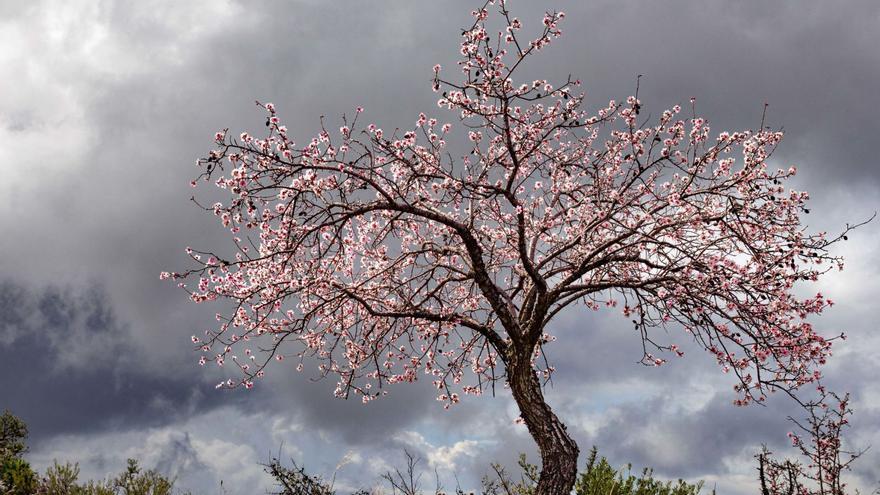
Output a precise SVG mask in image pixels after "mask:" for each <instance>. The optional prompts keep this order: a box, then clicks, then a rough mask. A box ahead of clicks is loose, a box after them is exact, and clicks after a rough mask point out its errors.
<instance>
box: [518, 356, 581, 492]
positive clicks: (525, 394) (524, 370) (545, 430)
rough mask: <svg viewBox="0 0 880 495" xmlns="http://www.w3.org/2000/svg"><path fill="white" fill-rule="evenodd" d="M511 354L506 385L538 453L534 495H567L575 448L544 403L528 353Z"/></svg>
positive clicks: (574, 466)
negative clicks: (538, 473)
mask: <svg viewBox="0 0 880 495" xmlns="http://www.w3.org/2000/svg"><path fill="white" fill-rule="evenodd" d="M511 351H512V352H510V353H509V354H508V359H507V363H506V367H507V382H508V384H509V385H510V390H511V391H512V393H513V398H514V400H516V404H517V405H518V406H519V411H520V414H521V415H522V418H523V420H524V421H525V423H526V426H527V427H528V429H529V433H530V434H531V435H532V438H533V439H534V440H535V443H537V444H538V450H539V451H540V453H541V476H540V478H539V479H538V487H537V490H536V495H568V494H569V493H571V490H572V488H573V487H574V482H575V478H576V476H577V460H578V452H579V450H578V446H577V444H576V443H575V441H574V440H572V438H571V437H570V436H569V435H568V432H567V431H566V427H565V425H564V424H562V422H561V421H559V418H557V417H556V414H554V413H553V410H552V409H550V406H549V405H547V402H546V401H545V400H544V393H543V391H542V390H541V382H540V381H539V380H538V377H537V375H536V374H535V371H534V369H533V368H532V365H531V362H530V359H529V354H528V353H526V355H525V356H523V355H522V354H519V353H517V352H516V351H513V350H511ZM517 354H519V355H517Z"/></svg>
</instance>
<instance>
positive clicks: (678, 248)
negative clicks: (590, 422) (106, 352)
mask: <svg viewBox="0 0 880 495" xmlns="http://www.w3.org/2000/svg"><path fill="white" fill-rule="evenodd" d="M490 9H492V10H493V12H496V13H497V14H496V15H495V16H494V17H493V18H491V19H490V11H489V10H490ZM473 16H474V18H475V22H474V24H473V25H472V26H471V27H470V28H469V29H466V30H465V31H464V33H463V34H462V37H463V41H462V43H461V56H462V58H461V61H460V62H459V66H458V73H459V75H458V77H456V78H447V77H446V76H445V75H444V74H445V72H441V68H440V66H435V67H434V79H433V81H434V82H433V89H434V91H436V92H438V93H440V94H441V95H442V96H441V97H440V99H439V101H438V104H439V107H440V108H441V109H444V110H448V111H450V112H452V113H453V115H454V120H456V121H457V123H456V124H455V125H452V124H450V123H442V122H441V121H438V120H437V119H435V118H433V117H429V116H428V115H425V114H420V115H419V117H418V120H417V121H416V122H415V125H414V126H413V127H411V128H406V129H396V130H394V131H392V132H386V131H383V130H382V129H380V128H378V127H377V126H376V125H374V124H367V125H364V124H362V120H363V119H364V117H363V110H362V109H361V108H358V109H357V111H356V112H355V113H354V116H353V117H351V116H349V117H348V118H346V117H343V118H342V124H343V125H342V126H341V127H340V128H339V129H338V130H336V129H328V128H327V126H326V125H325V124H324V122H323V121H322V124H321V130H320V132H319V133H318V135H317V136H316V137H314V138H312V139H311V140H307V141H305V142H303V143H296V142H295V141H294V139H293V137H292V136H290V135H289V134H288V131H287V129H286V127H285V126H284V125H282V122H281V121H280V118H279V116H278V114H277V111H276V108H275V107H274V105H272V104H265V105H262V106H263V107H264V108H265V111H266V112H267V121H266V125H267V131H266V133H265V134H264V135H263V136H262V137H257V136H253V135H251V134H248V133H243V134H241V135H240V136H239V137H238V138H235V137H232V136H231V135H229V133H227V132H226V131H223V132H219V133H217V135H216V144H217V147H216V149H214V150H213V151H211V152H210V153H209V154H208V156H207V157H206V158H204V159H202V160H200V161H199V166H200V167H202V172H201V175H200V177H199V179H204V180H212V179H213V180H214V181H215V184H216V185H217V186H218V187H220V188H222V189H224V190H225V191H226V192H227V193H228V194H229V199H228V201H227V202H225V203H223V202H218V203H216V204H214V205H213V206H211V207H208V208H207V209H208V210H210V211H212V212H213V213H214V214H215V215H216V216H217V217H219V219H220V221H221V222H222V224H223V225H224V226H225V227H227V228H228V229H229V230H230V231H231V233H232V234H233V237H234V242H235V246H236V253H235V254H234V256H232V257H224V256H221V255H219V254H216V253H215V252H214V251H215V250H211V251H196V250H192V249H188V252H189V253H190V255H191V257H192V258H193V260H195V262H196V264H197V266H196V267H195V268H193V269H191V270H189V271H186V272H183V273H163V274H162V276H163V278H169V277H170V278H175V279H197V282H196V283H195V286H188V285H187V284H186V283H185V282H184V281H181V282H180V285H181V286H182V287H185V288H187V290H188V291H190V294H191V298H192V300H193V301H196V302H204V301H213V300H226V301H231V302H232V303H234V305H235V308H234V310H232V311H231V312H229V313H224V314H218V315H217V318H218V320H219V324H218V328H216V329H213V330H210V331H207V332H206V337H204V338H198V337H193V341H194V342H196V343H197V345H198V346H200V348H201V349H202V350H203V351H204V353H205V354H204V356H203V357H202V358H201V363H202V364H204V363H206V362H208V361H214V362H216V364H218V365H223V364H224V363H227V364H228V363H232V364H233V366H235V367H236V369H237V372H236V375H235V376H234V377H233V378H230V379H229V380H228V381H226V382H223V383H221V384H220V386H226V387H236V386H244V387H247V388H250V387H252V386H253V385H254V383H255V382H256V381H257V380H258V379H259V378H261V377H262V376H263V375H264V372H265V368H266V366H267V365H268V364H270V363H271V361H273V360H277V361H282V360H285V359H286V360H288V361H289V360H291V359H292V360H293V361H294V362H296V363H297V364H296V366H297V368H298V369H302V367H303V365H304V364H305V363H307V362H308V361H309V360H316V361H317V363H318V369H319V371H320V374H321V375H322V376H324V375H333V376H335V377H336V378H337V379H338V386H337V388H336V394H337V395H338V396H341V397H348V396H349V395H351V394H356V395H358V396H360V397H361V398H362V399H363V401H365V402H367V401H370V400H372V399H374V398H376V397H379V396H381V395H383V394H385V393H386V385H388V384H392V383H399V382H412V381H415V380H416V378H417V377H418V376H419V375H420V374H422V373H424V374H427V375H429V376H430V377H431V379H432V380H433V384H434V385H435V386H436V387H437V389H438V391H439V393H438V399H439V400H441V401H443V402H444V403H445V405H446V406H447V407H448V406H449V405H451V404H455V403H456V402H458V401H459V400H460V398H461V395H460V394H473V395H479V394H480V393H481V392H482V391H483V390H485V389H486V387H487V386H491V385H492V384H494V383H495V382H496V381H499V380H502V381H503V382H504V383H505V384H506V385H508V386H509V388H510V391H511V394H512V395H513V398H514V400H515V401H516V404H517V405H518V406H519V410H520V413H521V417H522V420H523V421H524V422H525V424H526V426H527V427H528V430H529V432H530V433H531V435H532V437H533V438H534V440H535V442H536V443H537V445H538V448H539V450H540V454H541V460H542V472H541V477H540V482H539V484H538V487H537V492H538V494H540V495H545V494H563V493H568V492H569V491H570V489H571V487H572V485H573V483H574V480H575V473H576V464H577V457H578V447H577V445H576V444H575V442H574V441H573V440H572V438H571V437H570V436H569V434H568V433H567V431H566V427H565V425H564V424H563V423H562V422H561V421H560V420H559V418H558V417H557V416H556V414H554V412H553V410H552V409H551V407H550V406H549V405H548V404H547V402H546V401H545V400H544V395H543V391H542V380H544V379H546V378H548V377H549V375H550V374H551V373H552V372H553V371H554V368H553V367H552V366H551V365H550V364H548V362H547V360H546V359H545V357H544V355H543V352H542V350H543V347H544V346H545V345H547V344H548V343H549V342H552V341H553V340H554V337H553V336H552V333H551V329H552V321H553V319H554V318H555V317H556V316H557V315H559V314H560V313H561V312H562V311H564V310H566V309H568V308H573V307H575V306H581V307H586V308H588V309H591V310H598V309H600V308H601V307H606V306H607V307H616V308H617V310H618V311H621V312H622V313H623V314H624V315H626V317H627V318H628V319H630V320H631V321H632V324H633V325H634V327H635V330H636V331H637V333H638V335H639V336H640V338H641V341H642V342H643V348H644V359H643V362H644V363H645V364H648V365H661V364H663V363H664V362H665V359H664V358H663V357H662V356H664V355H667V354H672V355H676V354H677V355H682V351H681V350H680V349H679V347H678V346H676V345H675V344H674V343H671V342H667V341H665V340H662V339H661V338H660V337H665V335H666V334H665V332H662V331H658V329H662V328H663V327H667V326H675V327H681V328H683V330H684V332H686V338H691V339H693V340H695V341H696V342H697V343H698V344H699V345H700V346H702V347H704V348H705V349H706V350H707V351H709V352H710V353H712V354H713V355H714V356H715V358H716V359H717V361H718V364H719V365H720V366H721V367H722V368H723V370H724V372H730V373H732V374H734V375H735V376H736V378H737V379H738V384H737V385H736V391H737V392H738V398H737V399H736V403H737V404H740V405H744V404H748V403H750V402H752V401H758V402H760V401H763V400H764V399H765V397H766V396H767V394H768V393H769V392H772V391H774V390H777V389H779V390H787V391H788V390H792V389H794V388H797V387H798V386H801V385H803V384H805V383H809V382H813V381H815V380H817V379H818V378H819V376H820V375H819V372H818V371H817V369H816V368H817V366H818V365H821V364H822V363H824V362H825V360H826V358H827V357H828V356H829V354H830V347H831V339H827V338H825V337H823V336H821V335H819V334H817V333H816V332H814V330H813V327H812V326H811V324H810V323H809V322H808V321H807V318H808V317H809V316H810V315H813V314H817V313H820V312H822V310H823V309H825V308H826V307H828V306H830V305H831V304H832V302H831V301H830V300H828V299H826V298H825V297H823V296H822V295H821V294H816V295H815V296H814V297H809V298H807V299H800V298H798V297H796V296H795V295H794V294H793V288H794V286H795V283H796V282H797V281H799V280H816V279H817V277H819V276H820V275H821V274H822V273H824V272H825V271H827V270H829V269H831V268H832V267H842V261H841V260H840V259H839V258H837V257H834V256H831V255H830V254H829V253H828V250H827V248H828V247H829V245H831V244H833V243H834V242H836V241H837V240H839V239H841V238H844V237H843V235H844V234H845V233H846V231H845V232H844V234H842V235H841V236H839V237H835V238H829V237H826V236H825V235H824V234H823V233H817V234H811V233H808V232H807V231H806V230H805V228H804V227H803V225H802V223H801V216H802V215H803V214H805V213H809V210H808V209H807V207H806V201H807V198H808V195H807V193H806V192H799V191H794V190H790V189H787V188H786V187H785V185H784V183H785V181H786V180H787V179H789V178H790V177H792V176H794V175H795V169H794V168H789V169H785V170H771V167H770V166H769V165H768V159H769V157H770V155H771V153H772V152H773V150H774V148H775V147H776V146H777V144H778V143H779V142H780V139H781V138H782V133H781V132H774V131H769V130H767V129H766V128H763V123H762V128H760V129H757V130H751V131H739V132H724V133H721V134H719V135H717V136H716V137H710V130H709V127H708V125H707V123H706V120H704V119H702V118H699V117H696V116H695V115H691V116H690V117H687V118H686V117H682V116H681V109H680V108H679V107H678V106H675V107H673V108H672V109H670V110H668V111H665V112H663V113H662V114H661V115H659V117H658V118H657V119H655V120H653V121H652V122H651V123H648V121H647V119H646V120H644V121H642V120H640V119H644V118H645V117H644V116H643V115H640V107H641V103H640V101H639V100H638V98H637V96H638V95H637V93H638V92H636V96H634V97H630V98H628V99H627V100H626V101H625V102H615V101H611V102H609V103H608V105H607V107H605V108H602V109H600V110H598V111H597V112H595V113H592V112H589V111H588V110H587V109H586V108H585V103H584V94H583V93H582V92H580V90H579V86H580V82H579V81H577V80H572V79H570V78H569V79H568V80H566V81H563V82H561V83H560V84H557V85H553V84H551V83H549V82H548V81H546V80H529V81H526V82H521V81H519V80H518V74H519V73H520V72H521V68H522V67H523V65H524V64H525V63H526V59H528V58H530V57H532V56H533V55H536V54H537V53H538V52H540V51H542V50H544V49H546V48H547V46H548V45H549V44H550V43H551V41H553V40H554V39H555V38H557V37H559V36H560V35H561V31H560V29H559V23H560V21H561V20H562V19H563V17H564V14H563V13H562V12H549V13H547V14H546V15H545V16H544V18H543V27H542V29H541V30H540V32H539V33H536V34H537V36H536V37H534V38H528V37H526V36H525V35H524V34H523V31H521V29H522V24H521V22H520V20H519V19H517V18H515V17H513V16H512V15H511V13H510V12H509V11H508V10H507V7H506V6H505V4H504V2H503V1H495V0H490V1H488V2H486V4H485V5H484V6H483V7H482V8H480V9H479V10H476V11H474V12H473ZM492 22H498V23H499V25H500V26H501V27H500V30H498V31H491V30H490V28H489V27H488V26H489V25H490V24H491V23H492ZM457 132H458V133H459V134H457V135H459V136H461V142H463V143H465V146H466V147H467V154H466V155H465V156H463V157H461V158H460V159H454V158H453V152H452V151H451V149H452V148H454V147H455V146H456V145H457V144H459V143H458V142H456V141H454V140H453V136H455V135H456V133H457ZM465 136H466V137H467V140H465V139H464V137H465ZM196 183H197V181H193V186H195V185H196ZM848 229H849V227H848V228H847V230H848ZM239 372H240V373H239Z"/></svg>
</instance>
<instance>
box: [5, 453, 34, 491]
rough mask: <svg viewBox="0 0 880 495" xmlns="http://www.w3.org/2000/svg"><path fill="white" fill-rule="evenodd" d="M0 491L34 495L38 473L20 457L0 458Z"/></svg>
mask: <svg viewBox="0 0 880 495" xmlns="http://www.w3.org/2000/svg"><path fill="white" fill-rule="evenodd" d="M0 463H2V464H0V493H2V494H3V495H33V494H34V493H35V492H36V491H37V474H36V473H34V470H33V469H31V465H30V464H28V462H27V461H25V460H24V459H22V458H20V457H6V458H3V459H0Z"/></svg>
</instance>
